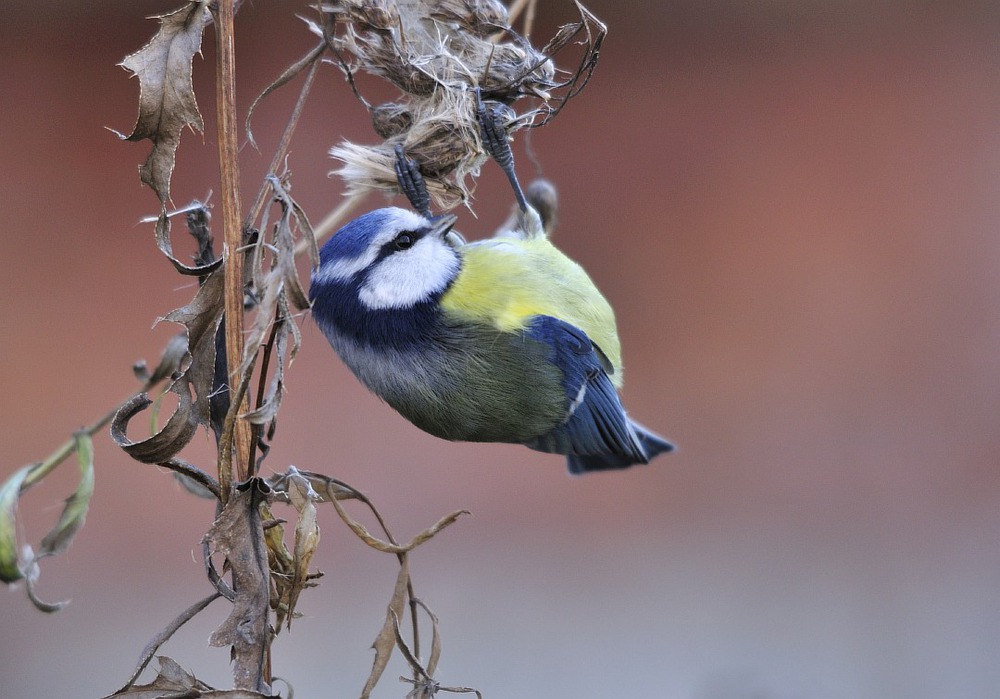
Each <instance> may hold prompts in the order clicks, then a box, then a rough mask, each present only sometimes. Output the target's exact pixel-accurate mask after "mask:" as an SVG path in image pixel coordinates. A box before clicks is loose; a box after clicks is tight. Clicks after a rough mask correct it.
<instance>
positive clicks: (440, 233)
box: [429, 214, 465, 248]
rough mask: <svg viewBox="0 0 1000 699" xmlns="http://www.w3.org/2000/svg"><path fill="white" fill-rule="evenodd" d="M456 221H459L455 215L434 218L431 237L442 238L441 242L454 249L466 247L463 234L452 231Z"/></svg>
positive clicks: (442, 215) (432, 219)
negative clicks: (461, 246)
mask: <svg viewBox="0 0 1000 699" xmlns="http://www.w3.org/2000/svg"><path fill="white" fill-rule="evenodd" d="M456 221H458V216H456V215H455V214H441V215H440V216H434V217H432V218H431V229H430V231H429V233H430V235H434V236H437V237H438V238H441V240H443V241H444V242H446V243H448V245H450V246H451V247H453V248H457V247H458V246H460V245H464V244H465V239H464V238H462V236H461V234H459V233H458V232H456V231H453V230H452V227H453V226H454V225H455V222H456Z"/></svg>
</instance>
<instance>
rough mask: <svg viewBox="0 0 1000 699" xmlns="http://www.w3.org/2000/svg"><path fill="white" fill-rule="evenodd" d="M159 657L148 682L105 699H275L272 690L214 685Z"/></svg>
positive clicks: (167, 659)
mask: <svg viewBox="0 0 1000 699" xmlns="http://www.w3.org/2000/svg"><path fill="white" fill-rule="evenodd" d="M156 659H157V660H158V661H160V671H159V672H158V673H157V675H156V678H155V679H154V680H153V681H152V682H150V683H149V684H143V685H131V686H127V687H124V688H122V689H120V690H118V691H117V692H115V693H114V694H109V695H108V696H106V697H104V699H112V698H113V697H128V698H129V699H168V698H169V697H184V698H185V699H278V697H276V696H272V695H271V694H261V693H260V692H253V691H247V690H243V689H213V688H212V687H210V686H209V685H207V684H205V683H204V682H202V681H201V680H199V679H198V678H197V677H195V676H194V675H192V674H191V673H190V672H188V671H187V670H185V669H184V668H182V667H181V666H180V665H178V664H177V662H176V661H174V660H172V659H171V658H168V657H167V656H165V655H158V656H157V657H156Z"/></svg>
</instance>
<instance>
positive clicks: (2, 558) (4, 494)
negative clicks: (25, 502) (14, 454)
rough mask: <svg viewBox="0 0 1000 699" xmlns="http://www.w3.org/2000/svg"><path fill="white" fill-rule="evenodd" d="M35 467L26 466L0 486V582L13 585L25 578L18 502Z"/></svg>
mask: <svg viewBox="0 0 1000 699" xmlns="http://www.w3.org/2000/svg"><path fill="white" fill-rule="evenodd" d="M32 468H34V466H24V467H22V468H20V469H18V470H17V471H15V472H14V473H13V475H11V477H10V478H8V479H7V480H6V481H5V482H4V484H3V485H2V486H0V580H2V581H3V582H5V583H12V582H15V581H17V580H20V579H21V578H23V577H24V573H23V572H22V570H21V568H22V565H21V551H20V549H19V548H18V545H17V517H16V515H17V501H18V497H19V496H20V494H21V486H22V485H23V484H24V479H25V478H27V477H28V474H29V473H30V472H31V469H32Z"/></svg>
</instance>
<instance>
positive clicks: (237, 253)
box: [215, 0, 250, 504]
mask: <svg viewBox="0 0 1000 699" xmlns="http://www.w3.org/2000/svg"><path fill="white" fill-rule="evenodd" d="M233 15H234V7H233V0H219V3H218V7H217V10H216V14H215V36H216V53H217V58H216V110H217V122H218V123H217V129H218V143H219V169H220V175H221V182H222V228H223V234H224V242H223V255H224V257H225V258H226V264H225V275H226V276H225V318H226V359H227V366H228V367H229V376H230V379H229V385H230V387H232V386H234V385H235V384H236V383H237V381H236V380H235V377H236V376H237V372H238V371H239V367H240V366H242V364H243V262H242V257H243V253H242V247H243V233H242V226H241V222H242V216H241V214H240V179H239V164H238V160H239V144H238V143H237V135H238V133H239V130H238V128H239V127H238V126H237V121H236V57H235V49H234V44H233ZM234 398H237V400H236V401H234V404H233V405H232V407H231V410H236V411H237V414H238V415H239V414H243V413H245V412H246V396H245V395H244V396H240V397H235V396H234ZM232 446H233V448H232V449H229V448H228V445H227V444H224V443H223V444H220V450H219V451H220V453H219V488H220V492H221V495H222V502H223V504H225V502H226V501H227V499H228V498H229V493H230V490H231V489H232V482H233V472H232V459H233V452H234V451H235V459H236V470H237V478H238V479H239V480H243V479H245V478H246V475H247V473H246V471H247V468H248V463H249V458H250V426H249V425H248V424H247V422H246V421H245V420H241V419H239V418H237V419H236V422H235V425H234V439H233V442H232Z"/></svg>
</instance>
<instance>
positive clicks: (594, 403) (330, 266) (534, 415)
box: [309, 188, 673, 474]
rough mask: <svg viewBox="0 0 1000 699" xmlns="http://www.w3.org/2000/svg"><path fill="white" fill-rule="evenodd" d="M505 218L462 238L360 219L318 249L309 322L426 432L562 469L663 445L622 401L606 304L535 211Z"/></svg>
mask: <svg viewBox="0 0 1000 699" xmlns="http://www.w3.org/2000/svg"><path fill="white" fill-rule="evenodd" d="M529 189H530V188H529ZM512 220H513V222H514V225H513V226H512V227H510V228H509V229H505V230H502V231H501V232H500V233H498V234H497V235H495V236H494V237H492V238H487V239H484V240H480V241H475V242H471V243H466V242H465V240H464V238H463V237H462V236H461V235H460V234H459V233H457V232H456V231H455V230H453V229H454V226H455V223H456V221H457V217H456V216H455V215H454V214H450V213H446V214H441V215H437V216H430V215H428V214H427V213H426V212H425V213H419V212H415V211H410V210H407V209H403V208H399V207H386V208H379V209H376V210H374V211H370V212H368V213H365V214H362V215H361V216H359V217H357V218H355V219H354V220H352V221H350V222H349V223H347V224H346V225H345V226H343V227H342V228H341V229H340V230H339V231H338V232H337V233H335V234H334V235H333V236H332V237H331V238H330V239H329V240H328V241H327V242H326V243H325V244H324V245H323V247H322V249H321V251H320V261H319V265H318V266H317V267H316V268H315V269H314V271H313V273H312V278H311V285H310V290H309V296H310V300H311V302H312V317H313V318H314V319H315V321H316V323H317V325H318V326H319V328H320V329H321V331H322V332H323V334H324V335H325V336H326V339H327V340H328V341H329V343H330V345H331V346H332V347H333V349H334V350H335V351H336V353H337V354H338V355H339V356H340V358H341V359H342V360H343V362H344V363H345V364H346V365H347V366H348V368H350V370H351V371H352V372H353V373H354V374H355V376H357V378H358V379H360V381H361V382H362V383H363V384H364V385H365V386H366V387H367V388H368V389H369V390H370V391H372V392H373V393H375V394H376V395H377V396H379V397H380V398H381V399H382V400H384V401H385V402H386V403H388V404H389V405H390V406H391V407H392V408H394V409H395V410H396V411H398V412H399V413H400V414H401V415H402V416H403V417H405V418H406V419H407V420H409V421H410V422H412V423H413V424H414V425H416V426H417V427H418V428H420V429H422V430H424V431H425V432H428V433H430V434H432V435H435V436H437V437H441V438H443V439H447V440H453V441H469V442H508V443H516V444H523V445H525V446H527V447H530V448H531V449H535V450H538V451H542V452H550V453H556V454H562V455H565V456H566V457H567V460H568V468H569V471H570V473H573V474H581V473H586V472H592V471H605V470H612V469H622V468H627V467H629V466H632V465H633V464H640V463H641V464H645V463H648V462H649V460H650V459H651V458H653V457H654V456H656V455H657V454H660V453H663V452H668V451H671V450H672V449H673V445H672V444H671V443H670V442H668V441H666V440H665V439H663V438H662V437H659V436H658V435H656V434H654V433H653V432H650V431H649V430H647V429H646V428H644V427H642V426H641V425H639V424H638V423H636V422H633V421H632V420H631V419H630V418H629V417H628V416H627V414H626V412H625V410H624V408H623V406H622V403H621V400H620V397H619V395H618V391H617V389H618V388H619V387H620V386H621V383H622V365H621V349H620V344H619V339H618V334H617V330H616V327H615V318H614V312H613V311H612V308H611V306H610V305H609V303H608V302H607V300H606V299H605V298H604V296H603V295H602V294H601V293H600V291H598V289H597V287H596V286H595V285H594V283H593V281H592V280H591V279H590V277H589V276H588V275H587V273H586V272H585V271H584V269H583V268H582V267H581V266H580V265H578V264H577V263H576V262H573V261H572V260H570V258H569V257H567V256H566V255H565V254H563V253H562V252H561V251H560V250H558V249H557V248H556V247H555V246H554V245H553V244H552V243H551V241H550V240H549V238H548V235H547V234H546V231H545V228H544V224H543V222H542V220H541V218H540V216H539V215H538V213H537V212H536V211H535V209H533V208H532V207H531V206H527V207H526V208H525V209H524V210H523V212H522V215H520V216H514V217H512Z"/></svg>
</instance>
